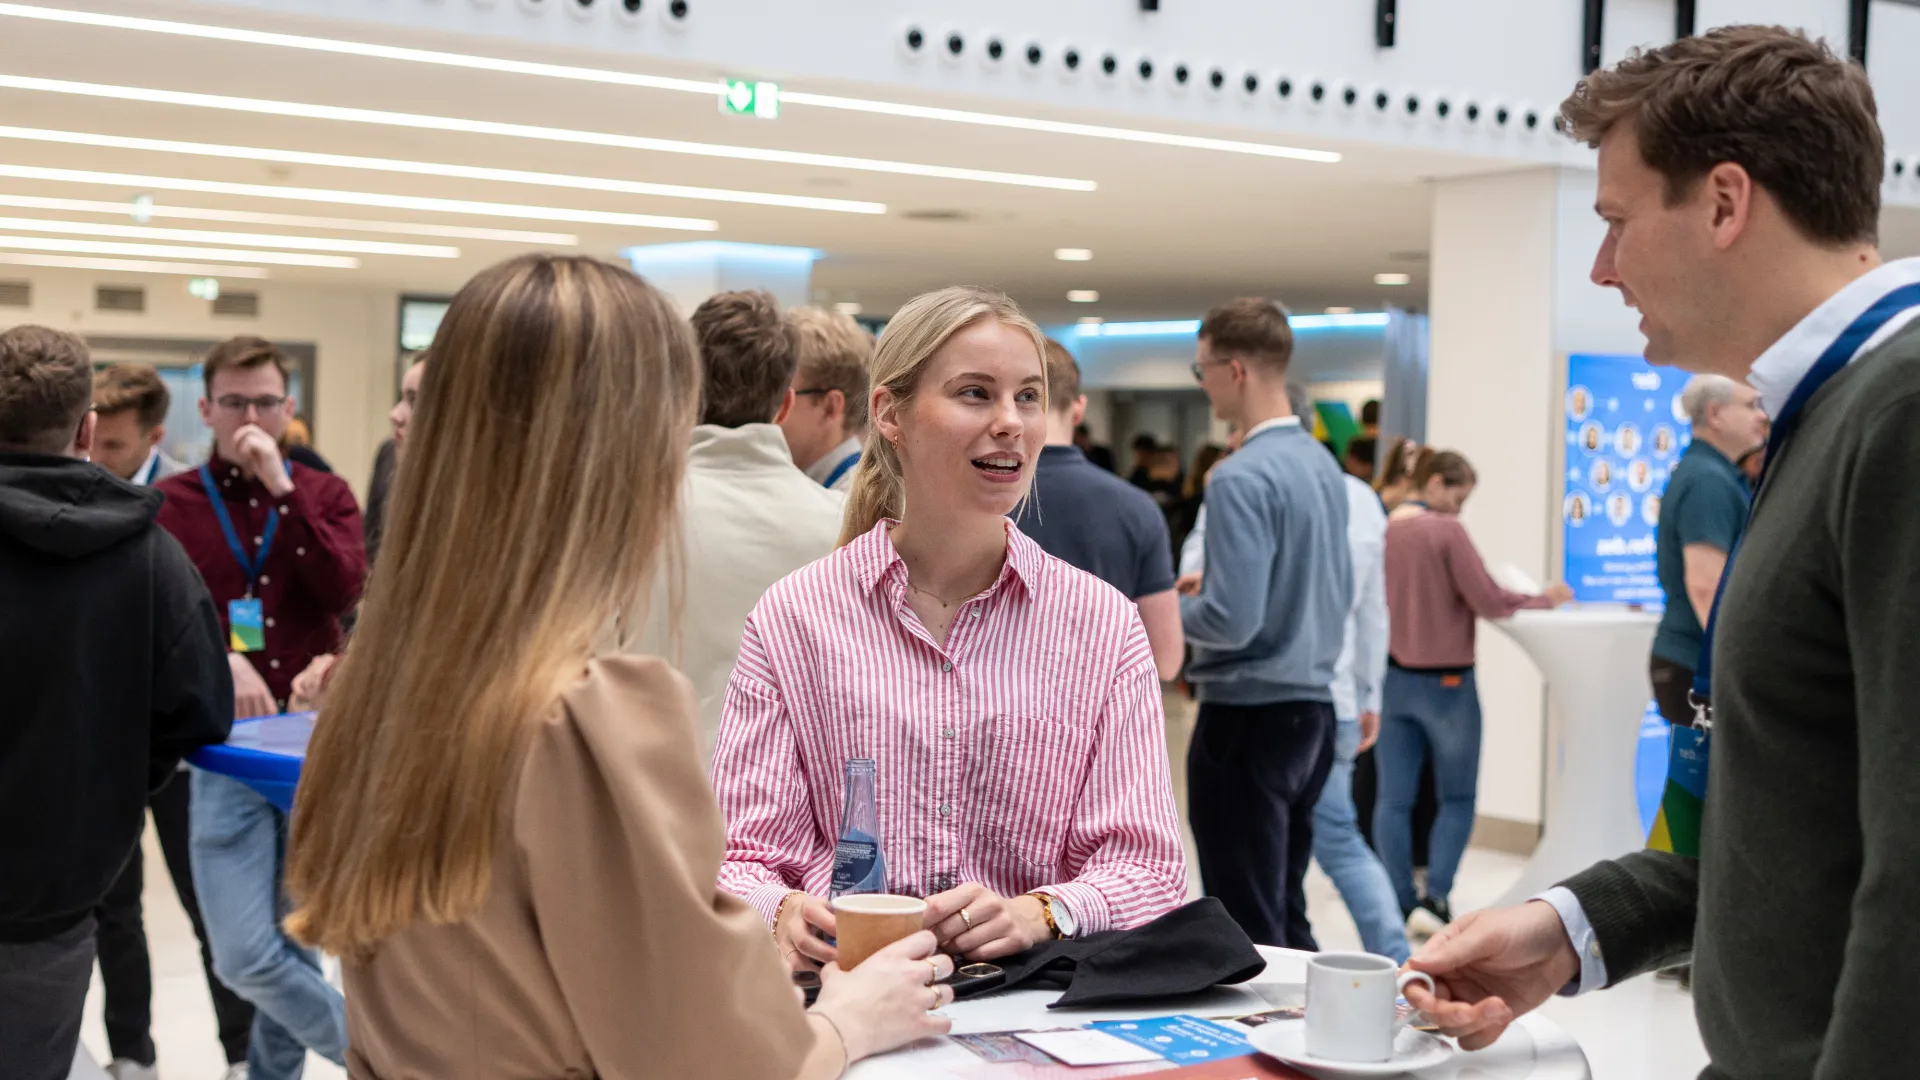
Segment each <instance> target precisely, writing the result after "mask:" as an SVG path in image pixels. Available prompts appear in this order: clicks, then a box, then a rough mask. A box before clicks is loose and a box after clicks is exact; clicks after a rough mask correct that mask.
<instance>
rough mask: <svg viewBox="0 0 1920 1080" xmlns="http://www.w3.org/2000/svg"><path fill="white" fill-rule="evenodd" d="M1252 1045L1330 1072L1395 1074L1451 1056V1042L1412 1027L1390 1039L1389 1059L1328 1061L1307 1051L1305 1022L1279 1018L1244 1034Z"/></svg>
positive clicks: (1311, 1067)
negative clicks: (1249, 1033) (1390, 1050)
mask: <svg viewBox="0 0 1920 1080" xmlns="http://www.w3.org/2000/svg"><path fill="white" fill-rule="evenodd" d="M1247 1039H1248V1041H1250V1042H1252V1043H1253V1047H1254V1049H1256V1050H1258V1051H1260V1052H1261V1053H1263V1054H1267V1055H1269V1056H1271V1057H1276V1058H1279V1059H1280V1060H1281V1061H1284V1062H1286V1063H1287V1064H1289V1065H1297V1066H1299V1067H1301V1068H1303V1069H1312V1070H1313V1071H1315V1072H1318V1073H1326V1074H1328V1075H1330V1076H1343V1077H1344V1076H1398V1075H1400V1074H1401V1073H1405V1072H1413V1071H1415V1070H1416V1069H1431V1068H1433V1067H1434V1066H1435V1065H1441V1064H1445V1062H1446V1061H1447V1059H1448V1058H1451V1057H1452V1056H1453V1044H1452V1043H1450V1042H1448V1041H1446V1040H1445V1039H1442V1038H1440V1037H1439V1036H1437V1035H1429V1034H1427V1033H1426V1032H1424V1031H1415V1030H1413V1029H1412V1028H1404V1029H1402V1030H1401V1032H1400V1035H1399V1037H1398V1038H1396V1039H1395V1040H1394V1043H1393V1058H1392V1059H1391V1060H1389V1061H1328V1060H1327V1059H1325V1058H1318V1057H1314V1056H1313V1055H1312V1054H1309V1053H1307V1022H1306V1021H1305V1020H1282V1021H1280V1022H1278V1023H1274V1024H1262V1025H1261V1026H1259V1027H1257V1028H1254V1029H1253V1034H1251V1035H1249V1036H1247Z"/></svg>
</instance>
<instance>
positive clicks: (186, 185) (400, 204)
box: [0, 163, 720, 232]
mask: <svg viewBox="0 0 1920 1080" xmlns="http://www.w3.org/2000/svg"><path fill="white" fill-rule="evenodd" d="M0 176H10V177H13V178H15V179H17V180H50V181H54V182H56V183H72V184H113V185H118V186H122V187H130V188H134V189H136V190H139V189H148V188H151V189H155V190H160V191H197V192H202V193H205V194H209V195H238V196H242V197H247V198H256V199H287V200H290V201H294V202H319V203H341V204H344V205H347V206H384V207H389V208H391V209H395V210H429V211H435V212H438V213H444V214H473V215H475V216H482V217H511V218H527V219H530V220H534V221H575V222H580V223H581V224H587V225H624V226H628V227H630V228H640V229H676V230H679V231H682V232H716V231H718V230H719V228H720V223H719V222H717V221H712V220H708V219H704V218H679V217H659V216H656V215H653V214H623V213H616V212H613V211H608V210H568V209H563V208H560V207H555V206H528V205H524V204H520V203H496V202H476V201H473V200H470V199H440V198H434V197H431V196H426V195H386V194H381V193H378V192H371V191H338V190H334V189H331V188H306V187H277V186H275V185H272V184H236V183H232V182H231V181H226V180H190V179H187V178H185V177H179V176H146V175H142V174H139V173H117V172H98V171H95V170H91V169H50V168H46V167H45V166H40V165H8V164H5V163H0Z"/></svg>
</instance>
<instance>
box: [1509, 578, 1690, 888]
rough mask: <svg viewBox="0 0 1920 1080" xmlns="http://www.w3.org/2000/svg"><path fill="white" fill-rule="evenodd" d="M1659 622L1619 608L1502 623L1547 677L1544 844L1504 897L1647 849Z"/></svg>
mask: <svg viewBox="0 0 1920 1080" xmlns="http://www.w3.org/2000/svg"><path fill="white" fill-rule="evenodd" d="M1659 624H1660V617H1659V616H1658V615H1654V614H1651V613H1649V612H1644V611H1633V610H1630V609H1628V608H1626V607H1621V606H1611V605H1609V606H1601V605H1589V606H1584V607H1583V606H1572V607H1564V608H1559V609H1557V610H1553V611H1521V612H1518V613H1516V614H1515V615H1514V616H1513V618H1511V619H1505V620H1502V621H1500V622H1496V623H1494V624H1493V625H1494V626H1495V627H1496V628H1498V629H1499V630H1500V631H1501V632H1502V633H1504V634H1506V635H1507V636H1508V637H1510V638H1512V639H1513V640H1514V641H1515V642H1517V643H1518V644H1519V646H1520V647H1521V648H1522V649H1525V650H1526V652H1527V655H1528V656H1530V657H1532V658H1533V662H1534V664H1535V666H1537V667H1539V669H1540V674H1541V675H1542V676H1544V677H1545V678H1546V681H1547V775H1546V785H1547V800H1546V802H1547V814H1546V821H1545V822H1543V823H1542V825H1541V837H1540V846H1539V847H1537V848H1535V849H1534V852H1533V858H1532V859H1530V860H1528V862H1527V865H1526V868H1525V869H1524V870H1522V871H1521V874H1520V880H1519V881H1518V882H1517V883H1515V885H1514V886H1513V888H1512V889H1510V890H1508V891H1507V894H1506V895H1505V896H1503V897H1502V898H1501V899H1500V904H1502V905H1505V904H1517V903H1520V902H1522V901H1524V900H1526V899H1527V898H1528V897H1531V896H1534V895H1536V894H1538V893H1540V892H1541V891H1542V890H1545V889H1547V888H1550V887H1552V886H1553V885H1554V884H1556V883H1557V882H1559V881H1561V880H1563V879H1565V878H1566V877H1568V876H1570V875H1572V874H1574V873H1576V872H1578V871H1580V870H1584V869H1586V868H1587V867H1589V866H1591V865H1593V864H1594V863H1595V862H1598V861H1599V860H1601V859H1611V858H1615V857H1618V856H1620V855H1624V854H1626V853H1627V852H1630V851H1636V850H1638V849H1640V848H1642V847H1645V846H1646V842H1647V837H1646V833H1645V832H1643V831H1642V830H1641V827H1640V809H1639V806H1638V803H1637V802H1636V798H1635V794H1634V784H1633V777H1634V757H1635V755H1636V754H1637V753H1638V752H1639V748H1640V718H1641V717H1642V716H1645V715H1646V711H1647V702H1648V700H1649V699H1651V698H1652V697H1653V684H1652V683H1651V682H1650V681H1649V679H1648V675H1647V657H1648V654H1649V652H1650V651H1651V650H1652V648H1653V632H1654V630H1655V628H1656V627H1658V626H1659Z"/></svg>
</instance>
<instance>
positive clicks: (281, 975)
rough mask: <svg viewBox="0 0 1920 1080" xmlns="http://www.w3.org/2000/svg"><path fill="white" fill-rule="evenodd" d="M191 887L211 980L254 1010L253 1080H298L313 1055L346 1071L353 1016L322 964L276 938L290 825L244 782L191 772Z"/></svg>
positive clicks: (281, 936) (283, 907)
mask: <svg viewBox="0 0 1920 1080" xmlns="http://www.w3.org/2000/svg"><path fill="white" fill-rule="evenodd" d="M192 830H193V844H192V846H193V879H194V881H195V882H197V883H198V884H199V893H200V914H201V916H202V917H203V919H204V920H205V922H206V926H207V943H208V946H209V947H210V948H211V949H212V950H213V970H214V974H216V975H218V976H219V977H220V980H221V981H222V982H224V983H226V984H227V985H228V986H230V987H232V988H233V992H234V993H236V994H239V995H240V996H241V997H243V998H245V999H247V1000H248V1001H250V1002H252V1003H253V1005H254V1008H255V1012H254V1017H253V1037H252V1042H251V1045H250V1046H249V1047H248V1050H247V1068H248V1076H249V1077H251V1078H252V1080H297V1078H298V1077H299V1076H300V1073H301V1071H302V1070H304V1069H305V1068H306V1062H307V1050H308V1049H312V1050H313V1051H314V1052H315V1053H317V1054H319V1055H320V1056H321V1057H324V1058H326V1059H327V1060H328V1061H331V1062H334V1063H335V1064H340V1065H344V1064H345V1063H346V1061H345V1059H346V1052H347V1014H346V1003H345V1002H344V1001H343V1000H342V999H341V997H340V992H339V991H337V990H335V989H334V988H333V987H332V986H329V985H328V984H327V981H326V979H325V978H324V977H323V976H322V975H321V974H320V962H319V959H318V958H317V957H316V956H315V955H314V954H313V953H311V952H309V951H308V950H306V949H303V948H301V947H300V946H299V945H297V944H295V943H294V942H293V939H291V938H289V937H287V935H286V933H285V932H284V931H282V930H281V929H280V918H281V916H282V915H284V914H285V913H286V903H285V898H284V897H283V896H282V894H281V892H280V875H281V872H282V870H283V867H284V864H285V861H286V850H287V815H285V814H283V813H281V812H280V810H279V809H278V808H276V807H275V806H274V805H273V804H272V803H270V802H268V801H267V800H266V799H265V798H264V797H262V796H261V795H260V794H259V793H257V792H255V791H254V790H253V789H252V788H249V787H247V786H246V785H245V784H242V783H241V782H239V781H238V780H234V779H232V778H230V777H226V776H222V775H220V774H219V773H210V772H207V771H206V770H204V769H195V770H193V821H192Z"/></svg>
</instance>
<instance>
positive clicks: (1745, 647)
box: [1407, 27, 1920, 1080]
mask: <svg viewBox="0 0 1920 1080" xmlns="http://www.w3.org/2000/svg"><path fill="white" fill-rule="evenodd" d="M1561 112H1562V116H1563V118H1564V119H1565V121H1566V123H1567V127H1568V128H1569V130H1571V131H1572V132H1573V134H1574V135H1575V137H1577V138H1580V139H1583V140H1586V141H1587V142H1589V143H1591V144H1594V145H1596V146H1598V147H1599V150H1600V161H1599V170H1600V185H1599V200H1598V205H1597V209H1598V211H1599V213H1600V215H1601V217H1603V218H1604V219H1605V220H1606V221H1607V225H1608V230H1607V237H1606V240H1605V241H1604V242H1603V243H1602V245H1601V248H1600V252H1599V255H1598V257H1597V259H1596V260H1595V262H1594V267H1593V280H1594V281H1595V282H1596V283H1598V284H1600V285H1604V286H1609V287H1614V288H1618V289H1619V290H1620V291H1621V294H1622V295H1623V296H1624V297H1625V298H1626V300H1627V302H1628V303H1629V304H1631V305H1633V306H1634V307H1636V308H1638V309H1639V310H1640V311H1641V313H1642V314H1643V316H1644V319H1643V320H1642V324H1641V327H1642V330H1643V331H1644V332H1645V334H1646V336H1647V357H1648V359H1649V360H1652V361H1653V362H1655V363H1661V364H1678V365H1680V366H1684V367H1686V368H1688V369H1690V370H1694V371H1700V372H1710V373H1718V374H1722V375H1726V376H1728V377H1730V378H1734V379H1744V380H1746V381H1747V382H1749V383H1750V384H1751V385H1752V386H1753V387H1754V388H1755V389H1756V390H1758V391H1760V394H1761V397H1762V400H1763V402H1764V404H1765V406H1766V409H1767V411H1768V413H1769V415H1771V416H1772V417H1773V418H1774V421H1775V434H1774V437H1773V439H1772V440H1771V441H1770V443H1769V453H1768V464H1767V472H1766V475H1765V477H1764V479H1763V481H1762V484H1761V486H1760V489H1759V491H1758V493H1757V494H1756V496H1755V503H1754V510H1753V515H1752V518H1751V520H1750V522H1749V524H1748V527H1747V531H1746V533H1745V534H1744V537H1743V539H1742V540H1741V543H1740V545H1739V548H1738V550H1737V551H1736V552H1735V553H1734V556H1733V558H1732V560H1731V564H1730V569H1729V571H1728V576H1727V578H1726V581H1725V583H1724V591H1723V598H1722V600H1721V602H1720V604H1719V611H1718V616H1717V620H1716V623H1715V627H1714V629H1713V631H1712V642H1711V649H1712V651H1711V653H1710V654H1703V656H1702V657H1701V664H1702V667H1703V668H1706V667H1709V664H1708V661H1709V660H1711V665H1710V667H1711V676H1712V679H1711V701H1712V706H1713V709H1712V725H1713V726H1712V734H1711V737H1710V739H1709V740H1708V747H1709V749H1710V766H1709V769H1708V783H1707V788H1706V790H1707V795H1706V814H1705V820H1704V824H1703V825H1702V827H1701V830H1700V836H1699V847H1698V851H1699V858H1698V859H1697V860H1696V859H1692V858H1687V857H1685V856H1684V855H1679V854H1674V853H1672V852H1661V851H1644V852H1636V853H1634V854H1631V855H1627V856H1625V857H1624V858H1620V859H1617V860H1613V861H1610V862H1603V863H1600V864H1599V865H1597V866H1594V867H1593V868H1591V869H1589V870H1587V871H1585V872H1583V873H1581V874H1578V875H1576V876H1575V877H1573V878H1572V879H1570V880H1569V881H1567V882H1565V883H1564V884H1563V885H1562V886H1560V887H1557V888H1554V889H1551V890H1549V891H1548V892H1547V893H1545V894H1543V895H1542V896H1541V897H1539V898H1537V899H1536V900H1535V901H1533V902H1529V903H1526V904H1522V905H1520V906H1519V907H1515V908H1507V909H1502V910H1496V911H1484V912H1477V913H1475V914H1473V915H1469V916H1467V917H1466V918H1463V919H1461V920H1460V921H1459V922H1457V923H1455V924H1454V925H1453V926H1451V927H1449V928H1448V929H1447V931H1446V932H1444V933H1442V934H1441V935H1440V936H1438V937H1436V938H1435V939H1434V940H1433V941H1432V942H1431V943H1430V944H1429V946H1428V947H1427V948H1426V949H1425V950H1423V951H1422V952H1421V954H1420V955H1418V956H1416V957H1415V958H1414V959H1413V961H1412V965H1413V967H1415V968H1418V969H1420V970H1423V971H1427V972H1429V973H1431V974H1433V975H1434V976H1435V978H1436V979H1437V980H1438V982H1439V990H1440V992H1439V994H1438V995H1437V996H1436V995H1432V994H1427V993H1425V992H1423V991H1422V990H1421V989H1420V988H1419V987H1410V988H1408V991H1407V996H1408V998H1409V999H1411V1000H1412V1001H1413V1002H1414V1004H1415V1005H1417V1006H1419V1007H1421V1008H1423V1009H1425V1010H1426V1011H1427V1012H1428V1013H1429V1014H1430V1015H1432V1016H1433V1017H1434V1019H1435V1020H1436V1021H1437V1022H1438V1023H1439V1024H1440V1025H1441V1027H1442V1030H1444V1031H1446V1032H1447V1033H1448V1034H1452V1035H1457V1036H1459V1037H1460V1041H1461V1045H1463V1046H1465V1047H1468V1048H1476V1047H1480V1046H1484V1045H1486V1044H1488V1043H1490V1042H1492V1041H1493V1040H1494V1039H1495V1038H1497V1037H1498V1036H1499V1034H1500V1032H1501V1031H1502V1030H1504V1029H1505V1027H1506V1026H1507V1024H1508V1023H1510V1022H1511V1021H1512V1019H1513V1017H1514V1016H1515V1015H1517V1014H1519V1013H1522V1012H1525V1011H1527V1010H1528V1009H1531V1008H1533V1007H1535V1006H1537V1005H1539V1004H1540V1003H1541V1002H1542V1001H1544V1000H1546V999H1547V998H1548V997H1549V996H1550V995H1552V994H1554V993H1556V992H1560V993H1577V992H1583V991H1586V990H1591V989H1598V988H1600V987H1602V986H1608V985H1612V984H1614V983H1618V982H1621V981H1623V980H1625V979H1627V978H1630V977H1632V976H1634V975H1637V974H1641V973H1643V972H1647V971H1651V970H1653V969H1655V968H1658V967H1661V966H1664V965H1667V964H1672V963H1677V962H1681V961H1684V960H1686V959H1688V958H1689V957H1691V959H1692V962H1693V966H1694V986H1695V995H1694V1000H1695V1009H1696V1012H1697V1014H1698V1017H1699V1021H1700V1030H1701V1035H1702V1037H1703V1039H1704V1041H1705V1043H1706V1048H1707V1052H1708V1054H1709V1055H1710V1057H1711V1059H1712V1064H1710V1065H1709V1066H1708V1068H1707V1070H1706V1073H1705V1074H1704V1075H1705V1076H1706V1077H1709V1078H1728V1080H1762V1078H1766V1080H1771V1078H1775V1077H1779V1078H1789V1077H1791V1078H1802V1077H1819V1078H1841V1077H1848V1078H1851V1077H1893V1076H1915V1075H1920V1054H1917V1053H1916V1051H1915V1049H1914V1043H1913V1039H1912V1036H1911V1034H1910V1031H1909V1029H1910V1028H1911V1026H1912V1019H1911V1013H1912V1009H1911V1007H1910V1006H1909V1004H1908V999H1909V997H1910V995H1911V992H1912V991H1911V986H1912V982H1913V977H1912V973H1911V965H1912V964H1913V961H1914V958H1915V957H1916V956H1920V921H1916V920H1915V918H1914V913H1915V912H1916V911H1920V783H1916V782H1915V779H1914V778H1915V777H1916V776H1917V775H1920V716H1917V715H1916V711H1915V710H1916V708H1920V706H1917V705H1916V702H1920V662H1917V661H1916V657H1920V556H1917V555H1916V554H1915V551H1916V548H1915V540H1914V536H1915V534H1916V528H1920V486H1916V485H1915V484H1914V483H1913V476H1912V469H1913V463H1914V462H1915V461H1916V460H1920V321H1916V316H1920V259H1909V260H1905V261H1901V262H1893V263H1886V264H1883V263H1882V262H1881V260H1880V257H1879V254H1878V253H1877V251H1876V250H1875V242H1876V226H1877V223H1878V219H1879V209H1880V206H1879V203H1880V198H1879V194H1880V184H1881V178H1882V176H1883V171H1882V170H1883V164H1884V154H1883V149H1882V144H1881V135H1880V129H1879V126H1878V123H1877V121H1876V119H1875V110H1874V101H1873V91H1872V89H1871V88H1870V87H1869V85H1868V83H1867V79H1866V75H1865V74H1864V73H1863V72H1862V71H1861V70H1860V69H1859V68H1857V67H1854V66H1853V65H1851V64H1847V63H1845V62H1843V61H1841V60H1839V59H1836V58H1835V57H1834V56H1833V55H1832V54H1831V53H1830V52H1828V51H1827V49H1826V47H1825V46H1824V45H1816V44H1812V43H1809V42H1808V41H1807V40H1806V39H1805V38H1804V37H1802V36H1800V35H1798V34H1795V33H1790V32H1788V31H1784V30H1779V29H1765V28H1760V27H1730V28H1725V29H1720V30H1715V31H1713V32H1711V33H1708V34H1705V35H1702V36H1700V37H1696V38H1687V39H1684V40H1682V41H1679V42H1675V43H1674V44H1672V45H1669V46H1666V47H1664V48H1661V49H1657V50H1654V51H1652V52H1649V53H1645V54H1640V55H1636V56H1634V57H1630V58H1629V59H1627V60H1625V61H1623V62H1622V63H1621V64H1619V65H1618V66H1617V67H1615V68H1613V69H1609V70H1606V71H1601V72H1598V73H1596V74H1594V75H1592V76H1589V77H1588V78H1587V79H1586V80H1585V81H1583V82H1582V83H1581V84H1580V86H1579V88H1578V89H1576V90H1575V91H1574V94H1573V96H1572V97H1570V98H1569V99H1568V100H1567V101H1566V103H1565V104H1564V105H1562V107H1561ZM1674 846H1675V848H1676V849H1677V850H1686V848H1687V846H1688V845H1687V844H1685V843H1684V842H1682V841H1681V840H1680V839H1679V838H1677V837H1676V840H1675V845H1674Z"/></svg>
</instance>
